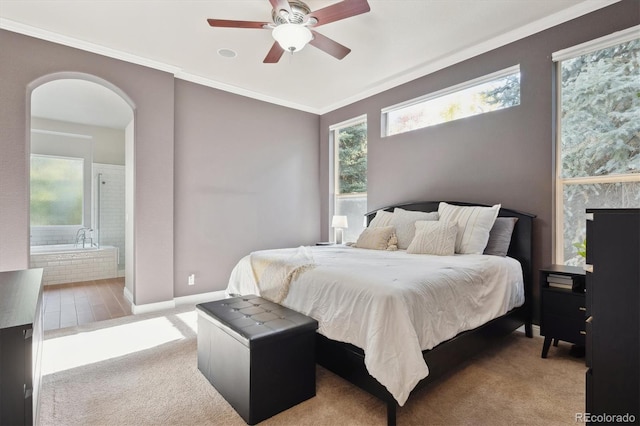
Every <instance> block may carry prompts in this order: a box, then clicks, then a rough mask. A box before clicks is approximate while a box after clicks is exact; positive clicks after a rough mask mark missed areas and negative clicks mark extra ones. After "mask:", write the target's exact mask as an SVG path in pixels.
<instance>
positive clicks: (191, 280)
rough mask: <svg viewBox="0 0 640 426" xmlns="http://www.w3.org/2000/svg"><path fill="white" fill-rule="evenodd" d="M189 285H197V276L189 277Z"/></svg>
mask: <svg viewBox="0 0 640 426" xmlns="http://www.w3.org/2000/svg"><path fill="white" fill-rule="evenodd" d="M189 285H196V274H191V275H189Z"/></svg>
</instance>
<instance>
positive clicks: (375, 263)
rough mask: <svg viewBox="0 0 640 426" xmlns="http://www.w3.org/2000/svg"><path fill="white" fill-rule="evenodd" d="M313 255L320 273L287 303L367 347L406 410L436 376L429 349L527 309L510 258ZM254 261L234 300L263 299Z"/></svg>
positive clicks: (371, 365) (297, 287) (374, 371)
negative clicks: (425, 355)
mask: <svg viewBox="0 0 640 426" xmlns="http://www.w3.org/2000/svg"><path fill="white" fill-rule="evenodd" d="M309 249H310V250H311V252H312V255H313V259H314V264H315V265H314V267H313V268H311V269H308V270H306V271H304V272H303V273H300V274H298V275H297V276H296V277H295V278H294V279H293V281H292V282H291V284H290V288H289V292H288V294H287V296H286V298H285V299H284V300H283V301H282V302H281V304H282V305H284V306H286V307H288V308H291V309H293V310H296V311H298V312H302V313H304V314H306V315H309V316H311V317H313V318H315V319H316V320H317V321H318V323H319V330H318V331H319V332H320V333H321V334H323V335H324V336H326V337H328V338H330V339H333V340H338V341H342V342H348V343H351V344H353V345H355V346H358V347H360V348H362V349H363V350H364V352H365V365H366V367H367V370H368V371H369V373H370V374H371V375H372V376H373V377H375V378H376V379H377V380H378V381H379V382H380V383H381V384H383V385H384V386H386V388H387V389H388V390H389V392H390V393H391V394H392V395H393V396H394V398H395V399H396V400H397V401H398V403H399V404H400V405H404V403H405V402H406V400H407V398H408V397H409V393H410V392H411V390H412V389H413V388H414V387H415V385H416V384H417V383H418V382H419V381H420V380H421V379H422V378H424V377H426V376H427V374H428V373H429V370H428V367H427V365H426V364H425V361H424V358H423V357H422V350H426V349H431V348H433V347H434V346H436V345H437V344H439V343H441V342H443V341H445V340H448V339H450V338H452V337H454V336H455V335H457V334H458V333H460V332H462V331H465V330H469V329H473V328H476V327H478V326H480V325H482V324H484V323H486V322H488V321H490V320H491V319H493V318H496V317H498V316H500V315H502V314H505V313H506V312H508V311H509V310H511V309H512V308H514V307H516V306H520V305H522V304H523V303H524V286H523V279H522V270H521V266H520V263H519V262H518V261H516V260H515V259H512V258H509V257H498V256H486V255H455V256H431V255H415V254H407V253H406V252H405V251H404V250H402V251H397V252H388V251H377V250H365V249H357V248H351V247H346V246H324V247H309ZM294 250H297V249H282V250H277V251H278V252H282V253H283V254H286V253H288V252H290V253H294V252H293V251H294ZM250 257H251V256H246V257H245V258H243V259H242V260H241V261H240V262H239V263H238V265H236V267H235V268H234V269H233V272H232V273H231V278H230V281H229V286H228V288H227V295H231V294H257V295H261V292H260V289H259V288H258V285H257V284H256V281H255V274H254V272H253V271H252V268H251V261H250Z"/></svg>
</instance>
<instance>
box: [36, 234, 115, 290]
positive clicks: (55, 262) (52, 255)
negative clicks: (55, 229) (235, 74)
mask: <svg viewBox="0 0 640 426" xmlns="http://www.w3.org/2000/svg"><path fill="white" fill-rule="evenodd" d="M29 266H30V267H31V268H44V273H43V276H42V282H43V284H44V285H55V284H64V283H73V282H79V281H92V280H102V279H107V278H115V277H117V276H118V248H117V247H113V246H101V247H85V248H82V247H76V246H75V245H74V244H55V245H47V246H31V257H30V262H29Z"/></svg>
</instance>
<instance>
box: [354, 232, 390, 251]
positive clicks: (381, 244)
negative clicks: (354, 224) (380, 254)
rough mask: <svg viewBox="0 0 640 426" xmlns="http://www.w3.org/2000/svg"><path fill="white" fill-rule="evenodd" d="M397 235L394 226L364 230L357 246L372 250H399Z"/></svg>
mask: <svg viewBox="0 0 640 426" xmlns="http://www.w3.org/2000/svg"><path fill="white" fill-rule="evenodd" d="M396 244H397V240H396V235H395V234H394V233H393V226H380V227H377V228H371V227H369V228H364V231H362V233H361V234H360V236H359V237H358V241H356V244H355V246H356V247H358V248H365V249H371V250H390V251H393V250H397V249H398V247H397V245H396Z"/></svg>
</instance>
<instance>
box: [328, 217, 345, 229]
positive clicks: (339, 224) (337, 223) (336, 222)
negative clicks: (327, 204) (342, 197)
mask: <svg viewBox="0 0 640 426" xmlns="http://www.w3.org/2000/svg"><path fill="white" fill-rule="evenodd" d="M331 227H332V228H348V226H347V217H346V216H337V215H336V216H333V219H332V220H331Z"/></svg>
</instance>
